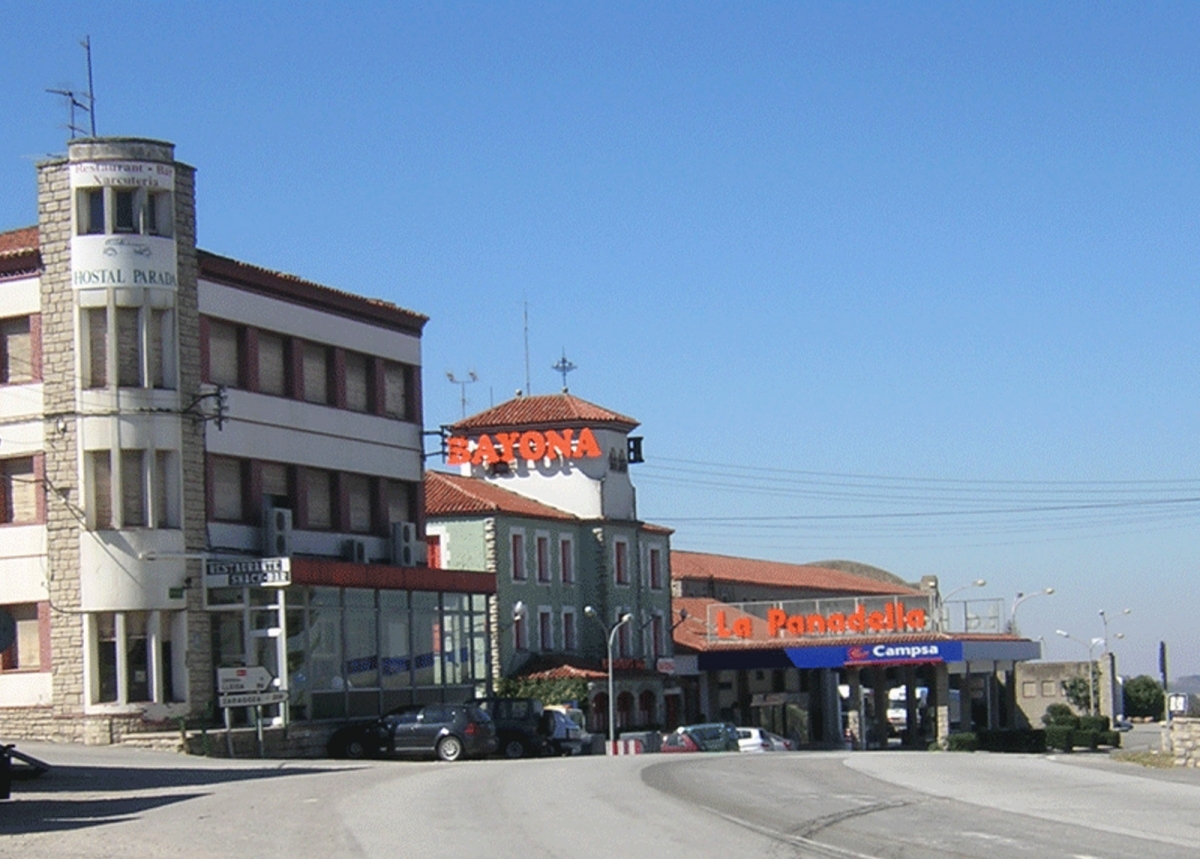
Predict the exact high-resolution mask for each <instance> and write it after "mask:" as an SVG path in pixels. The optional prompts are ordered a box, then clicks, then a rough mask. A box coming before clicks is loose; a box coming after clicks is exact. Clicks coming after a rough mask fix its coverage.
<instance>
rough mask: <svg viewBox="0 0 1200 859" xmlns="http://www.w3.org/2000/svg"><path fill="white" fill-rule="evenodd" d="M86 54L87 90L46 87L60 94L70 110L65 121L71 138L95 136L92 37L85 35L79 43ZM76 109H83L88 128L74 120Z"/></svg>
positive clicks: (49, 91) (51, 91)
mask: <svg viewBox="0 0 1200 859" xmlns="http://www.w3.org/2000/svg"><path fill="white" fill-rule="evenodd" d="M79 45H80V47H81V48H83V50H84V52H85V53H86V54H87V73H88V88H87V92H76V91H75V90H73V89H48V90H46V92H48V93H53V94H54V95H61V96H62V97H63V98H65V99H66V100H67V109H68V111H69V112H70V120H69V122H68V123H67V129H68V130H69V131H70V132H71V139H72V140H74V139H75V136H76V135H84V134H89V132H90V136H91V137H95V136H96V95H95V93H96V89H95V85H94V84H93V82H92V37H91V36H85V37H84V39H83V41H82V42H80V43H79ZM76 111H83V112H84V113H86V114H87V115H88V128H82V127H80V126H79V124H78V123H77V122H76V121H75V113H76Z"/></svg>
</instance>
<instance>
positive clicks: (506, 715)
mask: <svg viewBox="0 0 1200 859" xmlns="http://www.w3.org/2000/svg"><path fill="white" fill-rule="evenodd" d="M467 704H468V705H470V706H475V707H479V708H480V709H481V710H484V711H486V712H487V714H488V715H489V716H491V717H492V721H493V722H495V723H496V736H497V737H499V739H500V744H499V747H500V754H502V755H504V757H506V758H526V757H540V756H542V755H545V754H548V753H549V752H550V737H549V736H548V733H547V731H546V729H545V728H546V724H545V721H544V720H543V719H542V713H543V707H542V702H541V701H539V700H538V699H536V698H475V699H473V700H471V701H468V702H467Z"/></svg>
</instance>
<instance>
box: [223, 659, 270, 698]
mask: <svg viewBox="0 0 1200 859" xmlns="http://www.w3.org/2000/svg"><path fill="white" fill-rule="evenodd" d="M274 680H275V678H274V677H273V676H272V674H271V672H270V671H268V670H267V669H266V668H263V667H262V666H261V665H251V666H249V667H247V668H218V669H217V691H218V692H220V693H221V694H225V693H233V692H262V691H263V690H264V689H266V688H267V687H268V686H270V685H271V684H272V683H273V682H274Z"/></svg>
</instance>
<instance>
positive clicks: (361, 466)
mask: <svg viewBox="0 0 1200 859" xmlns="http://www.w3.org/2000/svg"><path fill="white" fill-rule="evenodd" d="M425 321H426V319H425V317H423V316H421V315H420V314H417V313H413V312H411V311H408V310H404V309H402V308H400V307H397V306H395V305H393V304H390V303H388V302H384V301H379V300H374V299H368V298H363V297H360V296H357V295H352V294H349V293H345V292H341V291H338V290H334V289H330V288H328V287H324V286H321V285H318V284H315V283H309V282H306V281H303V280H301V279H299V278H296V277H294V276H291V275H283V274H279V273H276V272H271V271H267V270H265V269H261V268H258V267H255V266H252V265H248V264H246V263H242V262H238V261H235V260H232V259H228V258H225V257H221V256H217V255H215V254H210V253H207V252H204V251H201V250H197V248H196V246H195V196H194V170H193V168H191V167H189V166H187V165H185V164H182V163H179V162H178V161H176V160H175V157H174V147H173V146H172V145H171V144H168V143H163V142H159V141H153V140H142V139H128V138H103V139H86V140H74V141H72V142H71V143H70V145H69V148H68V153H67V155H66V157H63V158H59V159H53V160H50V161H47V162H45V163H42V164H40V165H39V166H38V224H37V226H36V227H29V228H26V229H19V230H14V231H10V232H7V233H0V495H2V498H0V519H2V522H0V570H2V571H3V573H2V575H0V639H6V640H7V642H6V643H4V644H3V645H2V646H3V647H4V648H5V649H4V650H3V661H2V662H0V735H3V736H5V737H6V738H9V739H20V738H40V739H63V740H71V741H86V742H110V741H113V740H115V739H119V738H120V737H122V736H123V735H125V734H127V733H130V732H135V731H140V730H143V729H147V728H153V727H156V726H160V725H162V724H164V723H168V722H169V723H170V724H172V725H174V724H176V720H177V719H179V718H182V719H184V720H185V721H186V720H191V721H197V720H206V721H209V722H211V721H213V720H219V719H220V717H221V713H220V710H219V709H218V707H219V705H220V703H221V700H220V698H219V695H218V693H219V691H220V690H219V689H218V682H219V681H218V670H219V669H220V668H222V667H225V668H235V667H238V666H261V667H265V668H266V669H267V670H268V671H269V673H270V675H271V677H272V680H271V682H270V686H269V688H268V689H266V690H258V691H260V692H265V693H266V695H265V697H266V698H267V699H268V700H269V701H270V702H271V703H269V704H268V705H267V706H266V707H265V708H264V713H265V716H266V717H267V719H268V720H269V721H271V722H274V723H277V724H278V723H283V722H288V721H292V722H294V721H301V720H309V721H312V720H320V719H325V718H328V719H337V718H342V717H345V716H349V715H366V714H374V713H378V712H381V711H382V710H384V709H388V708H390V707H393V706H397V705H400V704H405V703H410V702H417V703H421V702H424V701H429V700H462V699H463V698H465V697H468V696H469V695H471V694H474V693H475V692H477V691H479V690H480V689H481V688H483V687H482V686H481V685H480V684H485V683H486V678H487V674H488V669H487V658H488V652H487V646H486V629H485V627H486V622H487V612H486V604H487V595H488V594H489V593H490V592H491V591H492V590H494V584H493V581H492V579H491V577H488V576H484V575H481V574H472V573H470V572H463V573H456V574H447V573H431V572H430V571H429V569H428V568H427V567H426V566H425V563H424V551H423V550H424V542H423V528H424V526H423V514H422V503H423V502H422V446H421V442H422V436H421V430H422V409H421V386H420V347H421V332H422V328H423V326H424V323H425ZM7 618H11V619H12V620H13V623H11V624H7V623H4V622H3V621H4V620H5V619H7ZM7 633H11V635H8V634H7ZM256 673H259V672H256ZM235 685H236V684H235ZM226 691H228V690H226ZM260 697H262V696H260ZM225 715H226V716H227V717H229V718H230V720H231V721H232V722H233V723H235V724H236V723H237V722H238V721H245V720H246V719H247V718H248V711H247V710H246V709H245V708H244V707H231V708H230V709H228V710H226V713H225Z"/></svg>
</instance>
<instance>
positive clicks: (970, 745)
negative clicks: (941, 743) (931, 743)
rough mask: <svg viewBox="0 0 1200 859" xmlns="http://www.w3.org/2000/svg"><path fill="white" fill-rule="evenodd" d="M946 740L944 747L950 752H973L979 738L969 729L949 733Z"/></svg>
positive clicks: (977, 745)
mask: <svg viewBox="0 0 1200 859" xmlns="http://www.w3.org/2000/svg"><path fill="white" fill-rule="evenodd" d="M947 742H948V745H947V746H946V748H947V749H949V750H950V751H952V752H973V751H975V749H976V748H978V747H979V738H978V737H976V736H975V734H973V733H972V732H970V731H960V732H959V733H957V734H951V735H950V736H949V738H948V739H947Z"/></svg>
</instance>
